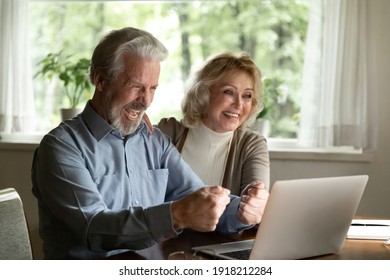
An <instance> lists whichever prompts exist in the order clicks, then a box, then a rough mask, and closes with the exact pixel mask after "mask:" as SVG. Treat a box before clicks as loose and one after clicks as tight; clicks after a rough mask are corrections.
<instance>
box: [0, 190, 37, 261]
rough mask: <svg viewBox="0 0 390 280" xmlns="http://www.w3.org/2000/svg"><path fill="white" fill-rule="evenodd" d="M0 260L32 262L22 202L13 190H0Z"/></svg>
mask: <svg viewBox="0 0 390 280" xmlns="http://www.w3.org/2000/svg"><path fill="white" fill-rule="evenodd" d="M0 259H1V260H32V250H31V244H30V237H29V232H28V227H27V222H26V217H25V215H24V210H23V204H22V200H21V199H20V196H19V194H18V193H17V191H16V190H15V189H13V188H7V189H2V190H0Z"/></svg>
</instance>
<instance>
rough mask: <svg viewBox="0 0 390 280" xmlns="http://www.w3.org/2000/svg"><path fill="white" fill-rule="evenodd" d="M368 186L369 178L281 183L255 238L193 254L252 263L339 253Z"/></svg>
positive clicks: (203, 248) (272, 193)
mask: <svg viewBox="0 0 390 280" xmlns="http://www.w3.org/2000/svg"><path fill="white" fill-rule="evenodd" d="M367 181H368V176H367V175H354V176H340V177H327V178H310V179H297V180H285V181H277V182H275V183H274V185H273V186H272V188H271V191H270V196H269V199H268V202H267V206H266V209H265V211H264V215H263V218H262V221H261V223H260V225H259V227H258V230H257V233H256V237H255V239H252V240H244V241H234V242H228V243H221V244H215V245H206V246H198V247H193V248H192V249H193V250H194V251H195V252H201V253H205V254H207V255H209V256H210V255H211V256H212V257H213V258H215V259H251V260H261V259H265V260H293V259H303V258H309V257H314V256H320V255H326V254H332V253H338V252H339V251H340V250H341V248H342V247H343V245H344V241H345V239H346V235H347V232H348V230H349V227H350V225H351V221H352V219H353V217H354V216H355V213H356V210H357V207H358V205H359V202H360V199H361V197H362V195H363V192H364V189H365V187H366V184H367ZM237 255H244V256H237Z"/></svg>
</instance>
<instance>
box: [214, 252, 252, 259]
mask: <svg viewBox="0 0 390 280" xmlns="http://www.w3.org/2000/svg"><path fill="white" fill-rule="evenodd" d="M250 254H251V249H245V250H240V251H232V252H226V253H222V254H221V255H222V256H226V257H229V258H232V259H236V260H249V256H250Z"/></svg>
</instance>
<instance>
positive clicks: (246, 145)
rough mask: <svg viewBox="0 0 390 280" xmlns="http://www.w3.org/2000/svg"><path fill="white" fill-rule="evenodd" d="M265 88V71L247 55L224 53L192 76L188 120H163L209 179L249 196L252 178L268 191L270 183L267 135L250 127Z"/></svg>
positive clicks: (161, 125)
mask: <svg viewBox="0 0 390 280" xmlns="http://www.w3.org/2000/svg"><path fill="white" fill-rule="evenodd" d="M261 87H262V85H261V71H260V69H259V68H258V67H257V66H256V65H255V63H254V62H253V61H252V60H251V59H250V57H249V56H248V55H247V54H245V53H237V54H234V53H229V52H225V53H221V54H218V55H216V56H213V57H211V58H209V59H208V60H207V61H206V62H205V63H204V65H203V66H202V67H201V68H200V69H199V70H198V71H197V72H195V73H194V74H193V76H192V78H191V79H189V81H188V84H187V88H186V94H185V97H184V99H183V102H182V111H183V119H182V120H181V121H178V120H176V119H174V118H169V119H162V120H161V121H160V123H159V124H158V128H160V129H161V130H162V131H163V132H164V133H166V134H167V135H169V136H170V137H171V139H172V141H173V143H174V144H175V145H176V147H177V148H178V150H179V151H180V152H181V154H182V156H183V158H184V159H185V160H186V161H187V162H188V163H189V164H190V165H191V167H192V168H193V170H194V171H195V172H196V173H197V174H198V175H199V176H200V177H201V179H202V180H203V181H204V183H205V184H217V185H222V186H223V187H225V188H228V189H230V190H231V193H232V194H235V195H242V196H245V197H246V198H247V197H248V196H251V192H253V190H252V191H250V190H249V189H248V188H246V187H247V186H248V185H250V184H251V183H254V182H257V183H255V184H252V186H257V188H259V189H263V191H264V188H265V190H267V189H269V183H270V162H269V154H268V147H267V142H266V139H265V138H264V137H263V136H262V135H260V134H259V133H257V132H255V131H252V130H250V129H248V126H249V125H250V124H251V123H252V122H253V121H254V119H255V118H256V116H257V114H258V113H259V112H260V111H261ZM245 188H246V189H245ZM252 189H253V188H252Z"/></svg>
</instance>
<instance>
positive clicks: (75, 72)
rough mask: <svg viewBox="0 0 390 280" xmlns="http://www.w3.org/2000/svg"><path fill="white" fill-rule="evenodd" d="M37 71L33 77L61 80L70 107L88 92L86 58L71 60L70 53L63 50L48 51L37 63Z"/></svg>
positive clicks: (76, 103)
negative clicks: (56, 51) (64, 53)
mask: <svg viewBox="0 0 390 280" xmlns="http://www.w3.org/2000/svg"><path fill="white" fill-rule="evenodd" d="M38 66H39V67H40V68H39V71H38V72H37V73H36V74H35V76H34V77H37V76H40V75H41V76H43V77H46V78H47V79H49V80H52V79H53V78H58V79H59V80H60V81H62V84H63V86H64V90H65V95H66V97H67V98H68V101H69V105H70V107H71V108H76V107H77V106H78V105H79V103H80V101H82V100H83V97H84V96H86V95H87V94H88V93H90V90H91V84H90V81H89V77H88V70H89V66H90V62H89V60H88V59H86V58H80V59H78V60H77V61H75V62H73V61H72V56H71V55H63V52H62V51H61V52H58V53H49V54H48V55H46V56H45V57H44V58H43V59H42V60H40V61H39V63H38Z"/></svg>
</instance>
